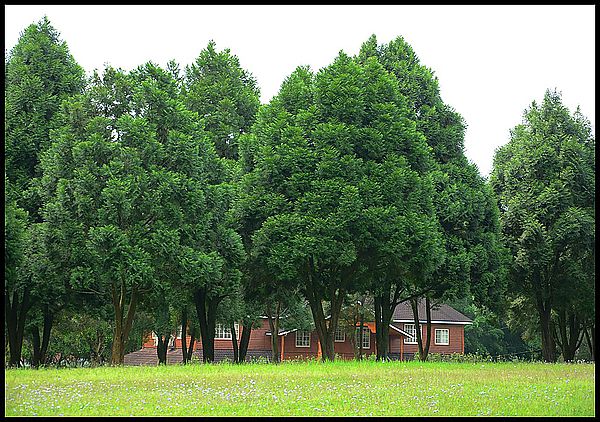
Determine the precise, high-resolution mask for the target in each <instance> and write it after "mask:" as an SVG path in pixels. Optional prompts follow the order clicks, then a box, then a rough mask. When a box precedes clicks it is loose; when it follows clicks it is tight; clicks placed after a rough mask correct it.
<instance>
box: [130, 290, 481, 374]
mask: <svg viewBox="0 0 600 422" xmlns="http://www.w3.org/2000/svg"><path fill="white" fill-rule="evenodd" d="M418 311H419V321H420V324H421V336H422V339H423V341H426V339H427V326H426V323H427V321H426V313H425V303H424V301H423V302H421V303H420V304H419V309H418ZM469 324H472V321H471V319H470V318H468V317H466V316H465V315H463V314H461V313H460V312H458V311H457V310H455V309H454V308H452V307H450V306H448V305H445V304H441V305H436V306H434V307H432V309H431V334H432V339H431V344H430V347H429V351H430V353H440V354H452V353H460V354H462V353H464V350H465V340H464V339H465V337H464V328H465V326H466V325H469ZM240 328H241V327H240V326H239V325H238V324H235V330H236V338H238V339H239V338H240V331H241V330H240ZM388 329H389V342H390V347H389V355H390V357H391V358H392V359H397V360H410V359H413V358H414V356H415V353H417V351H418V344H417V338H416V329H415V323H414V319H413V312H412V308H411V306H410V304H409V303H408V302H403V303H401V304H399V305H398V306H397V307H396V309H395V310H394V313H393V316H392V322H391V324H390V325H389V327H388ZM271 335H272V333H271V330H270V327H269V321H268V318H267V317H263V318H262V324H261V326H260V327H259V328H255V329H253V330H252V333H251V335H250V342H249V344H248V353H247V356H246V359H247V360H252V359H257V358H261V357H262V358H265V359H267V360H270V359H271ZM231 337H232V333H231V330H230V328H228V327H225V326H223V325H221V324H217V326H216V329H215V361H216V362H218V361H221V360H223V359H230V360H232V358H233V345H232V341H231ZM277 338H278V345H279V352H280V359H281V360H289V359H306V358H319V357H320V356H321V345H320V343H319V340H318V337H317V334H316V331H314V330H313V331H310V330H297V329H292V330H280V331H279V333H278V334H277ZM354 340H355V341H356V344H357V345H358V344H360V343H359V342H361V341H362V346H363V348H362V351H363V355H364V356H369V355H371V354H374V353H375V323H374V322H364V323H363V330H362V336H361V335H360V328H359V327H357V328H356V332H355V339H354ZM189 342H190V337H189V336H188V338H187V341H186V344H188V345H189ZM157 344H158V341H157V337H156V335H155V334H154V333H151V334H150V335H149V336H148V337H147V340H146V341H145V342H144V344H143V346H142V348H141V349H140V350H138V351H136V352H133V353H129V354H127V355H125V362H124V363H125V364H126V365H156V364H157V363H158V357H157V354H156V345H157ZM181 347H182V339H181V329H179V332H178V336H176V337H175V338H173V339H172V344H171V345H170V347H169V350H168V351H167V363H169V364H171V363H180V362H181V361H182V352H181ZM334 351H335V353H336V355H337V356H338V357H339V358H342V359H353V358H354V346H353V344H352V341H350V338H349V336H348V335H347V334H346V333H345V332H344V331H343V330H341V329H339V328H338V330H337V331H336V333H335V337H334ZM194 357H195V358H196V359H199V360H202V342H201V340H200V339H197V340H196V342H195V344H194Z"/></svg>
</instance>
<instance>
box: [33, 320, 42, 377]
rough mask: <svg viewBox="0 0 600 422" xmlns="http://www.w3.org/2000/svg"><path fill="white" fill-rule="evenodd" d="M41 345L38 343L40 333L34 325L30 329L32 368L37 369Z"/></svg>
mask: <svg viewBox="0 0 600 422" xmlns="http://www.w3.org/2000/svg"><path fill="white" fill-rule="evenodd" d="M41 343H42V342H41V341H40V331H39V329H38V326H37V325H34V326H33V327H31V346H32V348H33V353H32V355H31V366H32V367H33V368H39V366H40V361H41V360H42V357H41V354H42V352H41V349H42V344H41Z"/></svg>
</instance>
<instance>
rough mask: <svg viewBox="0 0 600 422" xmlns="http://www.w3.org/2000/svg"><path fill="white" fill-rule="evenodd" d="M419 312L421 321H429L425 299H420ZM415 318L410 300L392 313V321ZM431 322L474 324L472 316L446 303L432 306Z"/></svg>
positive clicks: (408, 320)
mask: <svg viewBox="0 0 600 422" xmlns="http://www.w3.org/2000/svg"><path fill="white" fill-rule="evenodd" d="M417 310H418V312H419V322H421V323H426V322H427V314H426V312H425V300H420V301H419V304H418V308H417ZM413 320H414V317H413V311H412V307H411V306H410V302H408V301H406V302H402V303H400V304H399V305H398V306H396V309H394V313H393V315H392V321H396V322H412V321H413ZM431 322H441V323H448V324H453V323H454V324H472V323H473V320H471V318H469V317H467V316H465V315H463V314H461V313H460V312H458V311H457V310H456V309H454V308H452V307H451V306H448V305H446V304H443V303H442V304H440V305H434V306H432V308H431Z"/></svg>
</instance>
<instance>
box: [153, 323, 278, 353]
mask: <svg viewBox="0 0 600 422" xmlns="http://www.w3.org/2000/svg"><path fill="white" fill-rule="evenodd" d="M269 331H271V329H270V328H269V322H268V321H267V320H266V319H263V324H262V326H261V327H260V328H255V329H253V330H252V332H251V333H250V341H249V343H248V350H271V340H270V339H271V337H270V336H268V335H266V333H267V332H269ZM241 335H242V326H241V325H240V328H239V336H241ZM239 336H238V343H239V340H240V339H239ZM190 340H191V336H189V335H188V336H187V341H186V345H187V347H189V344H190ZM142 347H143V348H156V344H155V343H154V339H153V338H152V336H148V340H147V341H146V342H145V343H144V344H143V346H142ZM175 348H176V349H181V339H180V338H178V339H175ZM199 349H202V340H201V339H199V338H197V339H196V340H195V342H194V350H199ZM223 349H231V350H233V345H232V343H231V339H227V340H217V339H215V350H223Z"/></svg>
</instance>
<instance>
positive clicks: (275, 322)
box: [266, 301, 281, 365]
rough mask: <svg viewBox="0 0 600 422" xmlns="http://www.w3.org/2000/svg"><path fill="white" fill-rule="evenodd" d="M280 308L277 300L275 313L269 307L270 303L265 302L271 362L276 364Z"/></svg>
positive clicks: (277, 361) (277, 358)
mask: <svg viewBox="0 0 600 422" xmlns="http://www.w3.org/2000/svg"><path fill="white" fill-rule="evenodd" d="M280 309H281V302H280V301H277V305H276V307H275V314H273V311H272V309H271V304H270V303H269V304H267V307H266V313H267V317H268V318H269V329H270V330H271V362H272V363H274V364H276V365H277V364H278V363H279V361H280V359H279V341H278V340H279V311H280Z"/></svg>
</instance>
